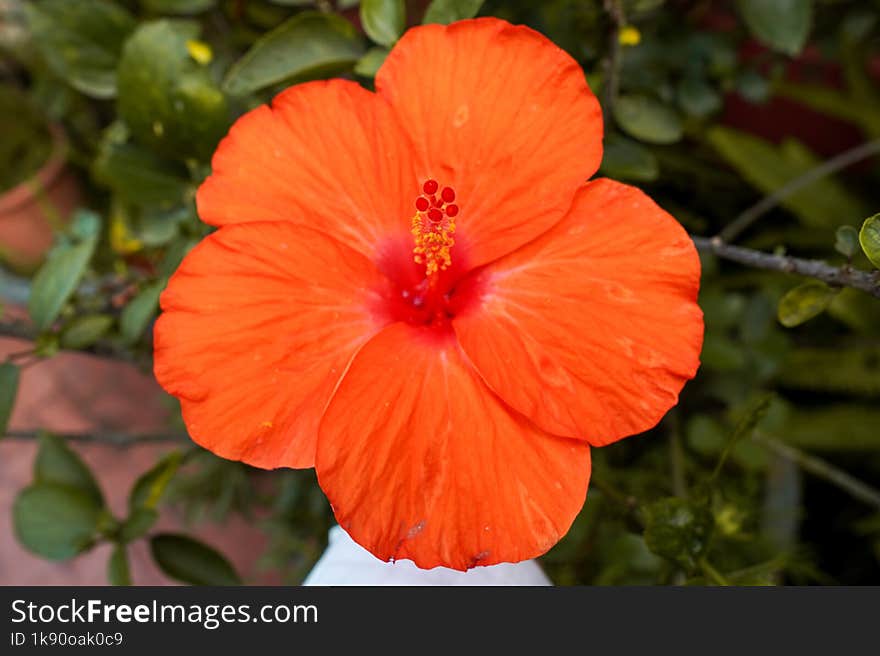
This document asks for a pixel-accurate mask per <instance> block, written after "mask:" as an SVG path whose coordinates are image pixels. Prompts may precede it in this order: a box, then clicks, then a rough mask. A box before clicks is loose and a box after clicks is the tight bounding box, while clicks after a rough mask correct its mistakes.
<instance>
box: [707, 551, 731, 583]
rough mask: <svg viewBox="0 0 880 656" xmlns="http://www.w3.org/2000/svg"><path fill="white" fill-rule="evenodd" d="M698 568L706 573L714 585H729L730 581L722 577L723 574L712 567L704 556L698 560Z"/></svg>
mask: <svg viewBox="0 0 880 656" xmlns="http://www.w3.org/2000/svg"><path fill="white" fill-rule="evenodd" d="M700 568H701V569H702V570H703V574H705V575H706V578H708V579H710V580H711V581H713V582H714V583H715V585H723V586H725V587H727V586H729V585H730V582H729V581H728V580H727V579H726V578H724V575H723V574H721V572H719V571H718V570H717V569H715V568H714V567H712V565H711V563H709V561H708V560H706V559H705V558H704V559H703V560H701V561H700Z"/></svg>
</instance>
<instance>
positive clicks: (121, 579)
mask: <svg viewBox="0 0 880 656" xmlns="http://www.w3.org/2000/svg"><path fill="white" fill-rule="evenodd" d="M107 580H108V581H109V582H110V585H131V572H130V571H129V569H128V554H127V553H126V552H125V545H122V544H117V545H116V546H114V547H113V553H111V554H110V560H109V561H107Z"/></svg>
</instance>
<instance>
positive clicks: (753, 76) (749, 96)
mask: <svg viewBox="0 0 880 656" xmlns="http://www.w3.org/2000/svg"><path fill="white" fill-rule="evenodd" d="M736 90H737V92H738V93H739V95H741V96H742V97H743V98H745V99H746V100H748V101H749V102H751V103H756V104H760V103H765V102H767V100H768V99H769V98H770V83H769V82H768V81H767V79H766V78H765V77H764V76H763V75H761V74H760V73H758V72H757V71H752V70H748V71H744V72H743V73H741V74H740V75H739V76H738V77H737V78H736Z"/></svg>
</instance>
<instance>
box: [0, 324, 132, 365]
mask: <svg viewBox="0 0 880 656" xmlns="http://www.w3.org/2000/svg"><path fill="white" fill-rule="evenodd" d="M0 337H14V338H16V339H25V340H28V341H31V342H33V341H35V340H36V339H37V338H38V337H39V334H38V333H37V332H36V331H35V330H34V327H33V326H32V325H31V324H30V323H29V322H27V321H23V320H16V319H11V320H9V319H7V320H5V321H0ZM73 352H75V353H85V354H86V355H93V356H95V357H99V358H104V359H107V360H116V361H122V362H127V363H129V364H137V365H140V364H144V362H145V360H144V358H143V357H141V356H139V355H138V354H136V353H135V352H133V351H131V350H130V349H125V348H122V347H120V346H119V345H117V344H114V343H112V342H109V341H106V340H101V341H98V342H97V343H95V344H93V345H92V346H90V347H88V348H83V349H75V350H74V351H73Z"/></svg>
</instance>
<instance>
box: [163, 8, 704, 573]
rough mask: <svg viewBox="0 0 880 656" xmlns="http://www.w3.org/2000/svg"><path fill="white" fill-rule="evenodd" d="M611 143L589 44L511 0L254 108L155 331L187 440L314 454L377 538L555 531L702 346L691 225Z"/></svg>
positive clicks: (280, 460) (382, 546)
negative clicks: (671, 211) (621, 175)
mask: <svg viewBox="0 0 880 656" xmlns="http://www.w3.org/2000/svg"><path fill="white" fill-rule="evenodd" d="M601 157H602V117H601V112H600V108H599V105H598V103H597V101H596V98H595V97H594V95H593V94H592V92H591V91H590V89H589V87H588V86H587V84H586V82H585V78H584V73H583V71H582V70H581V68H580V67H579V66H578V65H577V63H576V62H575V61H574V60H573V59H572V58H571V57H569V56H568V55H567V54H566V53H565V52H563V51H562V50H561V49H560V48H558V47H557V46H555V45H554V44H553V43H551V42H550V41H548V40H547V39H546V38H544V37H543V36H541V35H540V34H538V33H537V32H534V31H533V30H531V29H528V28H526V27H518V26H516V27H515V26H512V25H510V24H508V23H506V22H504V21H501V20H495V19H477V20H468V21H462V22H459V23H455V24H452V25H449V26H440V25H429V26H424V27H418V28H415V29H412V30H410V31H409V32H407V33H406V34H405V35H404V36H403V38H402V39H401V40H400V41H399V43H398V44H397V45H396V46H395V47H394V49H393V50H392V51H391V54H390V55H389V56H388V59H387V60H386V62H385V64H384V65H383V66H382V68H381V70H380V71H379V72H378V74H377V76H376V92H375V93H373V92H370V91H367V90H365V89H363V88H362V87H360V86H358V85H357V84H355V83H354V82H349V81H343V80H332V81H327V82H312V83H307V84H301V85H297V86H294V87H292V88H290V89H288V90H287V91H285V92H283V93H281V94H280V95H279V96H277V97H276V98H275V100H274V101H273V103H272V106H271V107H268V106H262V107H259V108H257V109H255V110H253V111H252V112H250V113H248V114H246V115H244V116H243V117H241V118H240V119H239V120H238V122H237V123H236V124H235V125H234V126H233V127H232V129H231V130H230V133H229V135H228V136H227V137H226V138H225V139H224V141H223V142H222V143H221V144H220V146H219V147H218V149H217V152H216V154H215V156H214V160H213V174H212V175H211V177H209V178H208V179H207V180H206V181H205V183H204V184H203V185H202V187H201V188H200V189H199V192H198V197H197V202H198V209H199V214H200V216H201V218H202V219H203V220H204V221H206V222H207V223H209V224H212V225H216V226H219V227H220V229H219V230H217V231H216V232H215V233H213V234H212V235H211V236H209V237H208V238H206V239H205V240H204V241H203V242H202V243H201V244H200V245H199V246H197V247H196V248H195V249H194V250H193V251H192V252H191V253H190V254H189V255H188V256H187V257H186V258H185V259H184V261H183V263H182V264H181V266H180V268H179V269H178V271H177V273H176V274H175V275H174V276H173V277H172V278H171V281H170V283H169V284H168V288H167V290H166V291H165V292H164V294H163V295H162V300H161V304H162V309H163V311H164V312H163V314H162V315H161V317H160V318H159V320H158V322H157V324H156V328H155V372H156V376H157V378H158V380H159V381H160V383H161V384H162V385H163V386H164V387H165V389H166V390H168V391H169V392H170V393H171V394H173V395H175V396H177V397H178V398H179V399H180V402H181V407H182V410H183V417H184V420H185V421H186V424H187V426H188V428H189V432H190V434H191V435H192V437H193V439H194V440H195V441H196V442H198V443H199V444H201V445H202V446H204V447H205V448H207V449H210V450H211V451H213V452H214V453H216V454H218V455H219V456H222V457H224V458H231V459H236V460H242V461H244V462H246V463H249V464H251V465H254V466H257V467H264V468H274V467H312V466H314V467H315V468H316V469H317V474H318V481H319V483H320V485H321V487H322V489H323V490H324V492H325V493H326V494H327V497H328V498H329V500H330V503H331V504H332V506H333V511H334V513H335V514H336V518H337V519H338V521H339V523H340V525H341V526H342V527H343V528H344V529H345V530H346V531H348V532H349V534H351V536H352V537H353V538H354V539H355V540H356V541H357V542H358V543H360V544H361V545H363V546H364V547H366V548H367V549H369V550H370V551H371V552H372V553H373V554H375V555H376V556H378V557H379V558H381V559H383V560H389V559H399V558H407V559H412V560H413V561H415V563H416V564H417V565H419V566H420V567H423V568H430V567H435V566H438V565H445V566H447V567H453V568H456V569H467V568H469V567H473V566H475V565H488V564H493V563H498V562H502V561H519V560H523V559H526V558H531V557H533V556H536V555H539V554H541V553H543V552H545V551H546V550H547V549H549V548H550V547H551V546H553V544H555V543H556V541H557V540H559V538H560V537H561V536H563V535H564V534H565V532H566V531H567V530H568V528H569V526H570V525H571V522H572V521H573V519H574V517H575V515H576V514H577V512H578V511H579V510H580V508H581V506H582V504H583V502H584V498H585V496H586V491H587V483H588V481H589V476H590V446H601V445H604V444H608V443H609V442H613V441H615V440H618V439H620V438H622V437H625V436H627V435H631V434H633V433H638V432H640V431H644V430H646V429H648V428H650V427H652V426H654V425H655V424H656V423H657V422H658V421H659V420H660V418H661V417H662V416H663V414H664V413H665V412H666V411H667V410H668V409H669V408H670V407H671V406H673V405H674V404H675V403H676V402H677V399H678V393H679V391H680V390H681V388H682V386H683V385H684V383H685V381H686V380H688V379H690V378H691V377H693V375H694V373H695V372H696V369H697V366H698V355H699V352H700V346H701V343H702V333H703V325H702V315H701V312H700V310H699V308H698V307H697V305H696V302H695V299H696V296H697V289H698V285H699V272H700V267H699V260H698V258H697V254H696V251H695V249H694V247H693V244H692V242H691V240H690V239H689V238H688V236H687V234H686V233H685V231H684V230H683V229H682V228H681V226H680V225H679V224H678V223H677V222H676V221H675V220H674V219H673V218H672V217H671V216H669V215H668V214H666V213H665V212H664V211H663V210H661V209H660V208H659V207H657V205H655V204H654V203H653V202H652V201H651V200H650V199H649V198H648V197H646V196H645V195H644V194H642V193H641V192H640V191H638V190H637V189H635V188H633V187H628V186H626V185H622V184H619V183H616V182H612V181H609V180H603V179H600V180H595V181H593V182H586V181H587V180H588V179H589V178H590V176H592V175H593V173H595V172H596V169H597V168H598V166H599V163H600V160H601Z"/></svg>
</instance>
